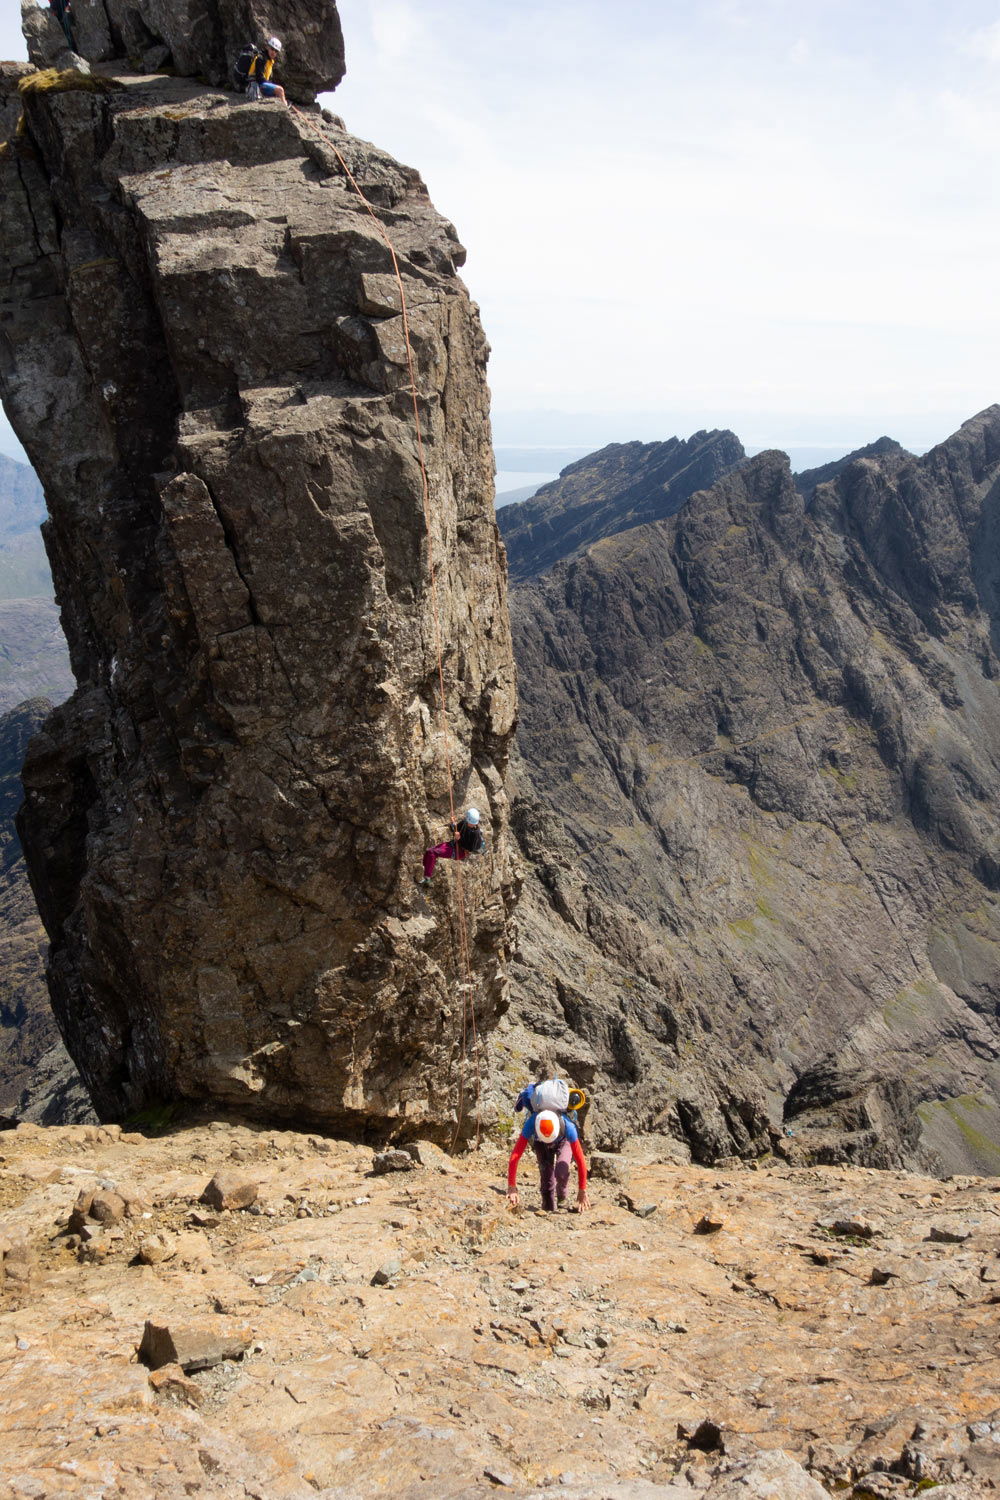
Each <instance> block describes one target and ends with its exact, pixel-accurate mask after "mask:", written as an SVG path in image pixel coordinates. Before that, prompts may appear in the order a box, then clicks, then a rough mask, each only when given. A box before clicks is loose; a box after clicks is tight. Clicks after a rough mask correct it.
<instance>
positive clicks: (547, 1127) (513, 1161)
mask: <svg viewBox="0 0 1000 1500" xmlns="http://www.w3.org/2000/svg"><path fill="white" fill-rule="evenodd" d="M529 1143H530V1144H531V1145H532V1146H533V1147H534V1149H535V1160H536V1161H537V1162H538V1187H539V1191H540V1192H541V1195H542V1208H543V1209H544V1210H545V1212H546V1213H555V1211H556V1209H557V1208H558V1207H559V1205H560V1204H563V1203H565V1202H566V1196H567V1192H568V1189H569V1164H570V1162H571V1161H574V1162H575V1163H576V1175H577V1194H576V1207H577V1211H578V1212H579V1213H583V1212H584V1211H585V1210H586V1209H588V1208H589V1207H590V1198H589V1197H588V1195H587V1163H586V1162H585V1161H584V1159H583V1151H582V1149H581V1146H580V1132H579V1131H578V1130H577V1128H576V1125H575V1124H574V1123H573V1121H572V1120H570V1119H567V1117H566V1116H565V1115H562V1114H559V1113H558V1112H557V1111H556V1110H554V1109H543V1110H539V1111H538V1113H537V1114H531V1115H529V1116H528V1118H527V1119H526V1120H525V1122H524V1126H523V1128H522V1130H521V1134H520V1135H519V1136H518V1138H517V1140H516V1142H515V1144H514V1149H513V1151H512V1152H511V1153H510V1160H509V1161H508V1163H507V1202H508V1203H509V1204H510V1206H511V1208H512V1209H517V1208H518V1207H519V1205H520V1202H521V1199H520V1196H519V1194H518V1191H517V1164H518V1162H519V1161H520V1160H521V1157H522V1156H523V1155H524V1151H525V1147H526V1146H527V1145H528V1144H529Z"/></svg>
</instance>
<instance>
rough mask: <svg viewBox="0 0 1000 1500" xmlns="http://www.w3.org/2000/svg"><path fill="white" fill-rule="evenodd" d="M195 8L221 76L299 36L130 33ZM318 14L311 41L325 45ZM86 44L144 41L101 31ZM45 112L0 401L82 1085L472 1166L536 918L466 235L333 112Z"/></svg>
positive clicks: (39, 806)
mask: <svg viewBox="0 0 1000 1500" xmlns="http://www.w3.org/2000/svg"><path fill="white" fill-rule="evenodd" d="M181 9H183V10H184V11H185V13H186V12H187V11H191V12H192V15H193V13H194V12H195V11H197V12H198V14H199V15H202V14H203V16H204V27H205V35H206V36H207V37H208V40H207V41H206V42H205V43H204V47H205V49H207V51H204V52H203V53H202V54H200V56H202V57H203V56H207V55H208V53H209V52H212V49H213V48H214V49H215V51H214V52H212V55H213V56H218V57H219V58H221V55H222V52H223V51H224V50H225V48H226V47H227V46H228V45H229V44H230V42H231V40H232V38H233V37H235V36H236V35H237V33H238V32H242V30H244V29H245V25H246V24H247V17H252V18H253V19H254V20H255V21H260V22H261V23H262V24H263V23H264V21H265V20H266V23H267V24H268V25H271V24H273V25H275V26H276V27H280V28H281V29H283V31H284V33H285V35H286V36H287V37H289V40H291V37H292V35H293V30H292V25H291V22H292V19H293V15H294V16H298V15H299V12H300V11H304V9H305V8H304V7H301V6H299V7H296V6H291V5H286V6H284V7H282V15H281V16H280V17H279V15H278V14H277V13H276V12H277V7H276V8H275V13H273V14H272V13H270V12H269V13H268V15H267V17H266V18H265V16H264V13H263V11H262V10H261V11H260V13H259V14H258V10H257V8H255V7H253V6H247V5H243V6H240V5H230V6H227V5H225V4H220V5H219V6H218V7H215V6H209V5H205V6H203V7H200V6H195V5H191V6H188V7H163V6H158V5H154V4H153V0H147V3H143V4H142V5H140V7H139V8H138V11H137V12H136V13H137V14H139V15H141V16H142V17H144V18H145V19H144V21H143V24H144V25H146V26H147V28H148V29H154V26H153V23H154V22H155V23H156V25H157V26H159V27H161V30H159V31H158V32H156V34H157V35H166V34H167V29H168V26H169V25H172V24H173V22H172V20H170V19H169V18H168V17H167V12H168V10H169V11H170V12H171V16H172V17H173V18H175V19H176V17H177V16H178V15H179V14H180V11H181ZM308 9H309V13H310V16H311V17H313V19H312V20H311V21H310V23H309V27H307V25H306V22H305V21H304V20H303V21H302V27H301V29H302V34H303V36H305V35H310V36H316V35H319V32H318V31H317V29H316V28H317V27H319V26H320V21H318V20H316V19H315V17H316V15H317V13H318V14H319V16H320V17H321V18H322V17H323V16H325V17H326V20H327V24H328V25H329V27H330V28H332V27H333V25H334V22H335V20H336V12H335V8H334V7H333V6H332V5H326V6H322V7H320V8H319V11H318V12H317V7H315V6H310V7H309V8H308ZM134 10H135V7H132V8H130V11H129V14H132V13H133V11H134ZM92 11H93V12H97V11H103V13H104V14H105V15H106V16H107V17H108V18H109V20H110V21H111V22H112V26H111V30H112V36H113V37H114V35H116V34H117V35H122V34H123V33H122V32H121V31H120V29H119V31H118V32H117V33H116V32H115V26H116V25H119V23H117V22H114V20H113V16H114V14H117V12H115V8H114V3H113V0H108V4H107V6H106V7H102V6H100V5H97V4H96V3H91V4H89V5H87V4H82V3H81V4H80V6H79V9H78V24H79V23H80V22H81V21H82V19H83V18H85V17H86V15H88V14H89V13H90V12H92ZM157 18H159V19H157ZM213 18H214V19H213ZM189 20H190V18H189ZM210 20H212V21H213V25H214V26H215V30H213V29H212V26H210V25H209V21H210ZM237 22H238V23H239V24H238V25H237ZM120 25H124V22H121V23H120ZM310 28H311V29H310ZM184 29H185V34H187V35H193V34H194V27H193V24H187V25H186V26H185V28H184ZM200 34H201V33H200V32H199V35H200ZM170 35H172V33H170ZM81 45H84V44H83V43H81ZM171 45H172V47H173V46H175V45H176V44H175V43H173V42H172V43H171ZM317 46H319V43H317ZM85 50H86V48H85ZM91 50H93V49H91ZM320 50H321V51H322V49H320ZM174 61H175V64H177V65H178V67H179V70H180V71H184V72H186V71H194V70H195V68H196V67H197V66H199V59H198V58H195V57H192V58H190V59H186V58H179V57H178V53H177V52H176V51H175V52H174ZM338 66H339V65H338ZM324 67H326V65H324ZM103 71H104V72H105V73H107V74H110V72H111V70H110V69H109V68H105V69H104V70H103ZM334 73H336V67H335V66H334V65H333V64H332V63H331V64H330V66H329V67H328V68H326V71H324V68H323V67H320V65H319V63H317V64H316V65H315V67H314V69H313V77H314V82H315V85H316V86H319V85H320V83H321V82H322V83H323V84H324V86H325V85H326V84H327V83H328V82H329V81H330V78H331V77H332V75H333V74H334ZM3 76H4V78H5V80H6V82H5V86H6V87H7V88H8V90H10V89H12V88H13V87H14V86H15V85H16V83H17V74H16V72H15V73H11V74H9V75H3ZM25 84H26V85H27V91H26V92H23V93H22V95H21V102H22V104H23V109H24V125H23V129H22V130H21V132H20V133H19V134H18V135H17V137H16V138H15V139H13V140H12V141H11V142H10V144H9V145H8V146H7V147H6V149H5V151H4V153H3V156H2V159H0V179H2V192H3V196H4V211H3V216H2V227H0V319H2V324H0V326H2V330H3V333H2V341H3V358H2V362H0V389H2V395H3V399H4V404H5V406H6V409H7V412H8V414H9V416H10V419H11V422H12V423H13V425H14V427H15V430H16V431H17V433H18V435H19V437H20V439H21V441H22V442H23V443H24V445H25V448H26V449H27V451H28V454H29V456H30V458H31V461H32V463H33V464H34V466H35V468H36V470H37V472H38V474H39V476H40V477H41V479H42V482H43V484H44V487H45V492H46V497H47V502H48V507H49V512H50V520H49V522H48V523H47V527H46V532H47V547H48V551H49V556H50V558H51V561H52V566H53V573H54V577H55V584H56V591H57V596H58V600H59V603H60V605H61V609H62V617H63V622H64V626H65V629H66V634H67V637H68V640H69V645H70V652H71V656H72V661H73V667H74V671H75V674H76V678H77V682H78V688H77V691H76V693H75V695H74V697H73V698H72V699H71V700H70V701H69V702H68V703H67V704H65V705H64V706H62V707H61V708H59V709H58V710H56V712H55V713H54V714H53V715H52V716H51V717H50V718H49V720H48V722H47V724H46V726H45V728H44V730H43V732H42V733H41V735H40V736H39V737H37V738H36V740H35V741H34V743H33V746H32V749H31V752H30V754H29V757H28V763H27V765H26V768H25V773H24V779H25V787H26V794H27V803H26V807H25V811H24V814H23V818H22V824H21V828H22V836H23V841H24V844H25V849H26V854H27V858H28V862H29V866H30V872H31V878H32V882H33V885H34V889H35V892H36V895H37V898H38V901H39V906H40V909H41V912H42V915H43V919H44V921H45V924H46V927H47V930H48V933H49V937H50V942H51V956H50V962H49V985H50V990H51V994H52V1000H53V1005H54V1009H55V1011H56V1014H57V1018H58V1020H59V1023H60V1026H61V1029H62V1030H63V1033H64V1035H65V1037H66V1040H67V1043H68V1046H69V1049H70V1051H71V1053H72V1055H73V1057H74V1059H75V1061H76V1062H77V1064H78V1065H79V1067H80V1069H81V1071H82V1073H83V1076H84V1078H85V1080H86V1082H87V1084H88V1087H89V1088H90V1090H91V1093H92V1095H93V1098H94V1101H95V1105H96V1107H97V1109H98V1111H99V1113H100V1114H101V1115H102V1117H104V1118H105V1119H112V1118H121V1117H124V1116H128V1115H130V1114H132V1113H133V1112H136V1111H138V1110H141V1109H142V1108H143V1107H144V1106H146V1105H148V1104H149V1103H150V1102H152V1101H154V1100H159V1099H172V1098H187V1099H192V1100H199V1101H205V1100H209V1101H215V1102H216V1103H217V1104H221V1105H226V1106H232V1107H236V1108H239V1109H242V1110H246V1111H251V1112H254V1113H256V1114H258V1115H262V1116H264V1115H266V1116H271V1117H278V1116H280V1117H285V1118H291V1119H295V1120H297V1121H302V1122H304V1121H309V1122H313V1123H315V1124H317V1125H326V1126H329V1127H332V1128H348V1129H355V1130H365V1131H368V1132H369V1133H371V1134H373V1135H391V1134H399V1133H403V1134H412V1133H416V1134H421V1135H425V1136H426V1135H427V1134H428V1133H431V1134H437V1135H438V1136H439V1137H448V1138H450V1137H451V1135H452V1133H453V1132H454V1131H455V1130H456V1127H457V1128H458V1129H459V1130H463V1129H471V1128H472V1125H471V1120H472V1116H473V1113H474V1098H475V1092H476V1089H475V1083H474V1076H473V1075H474V1064H473V1061H472V1059H471V1057H470V1048H471V1036H472V1027H471V1023H472V1019H473V1015H472V1010H473V1007H474V1009H475V1021H476V1032H477V1034H478V1035H480V1036H481V1035H482V1033H483V1032H484V1031H488V1030H489V1028H490V1027H491V1025H492V1024H493V1023H494V1022H495V1020H496V1018H497V1017H498V1015H499V1014H500V1013H501V1012H502V1010H503V1009H504V1007H505V1004H506V991H505V958H506V953H507V949H508V944H509V916H510V911H511V908H512V904H513V899H514V893H515V880H514V875H513V872H512V865H511V857H510V853H509V843H508V834H507V802H506V796H505V791H504V780H503V778H504V772H505V766H506V760H507V752H508V744H509V739H510V735H511V732H512V726H513V719H514V703H515V696H514V673H513V662H512V655H511V646H510V637H509V626H508V621H507V613H506V598H505V575H504V567H503V561H502V557H503V554H502V548H501V547H500V545H499V541H498V536H497V530H496V524H495V521H494V516H493V488H492V454H491V448H490V434H489V421H488V406H487V391H486V385H485V379H484V370H485V362H486V354H487V349H486V344H485V341H484V338H483V335H482V331H481V328H480V325H479V321H478V317H477V314H476V310H475V309H474V308H473V307H472V306H471V305H470V303H469V300H468V296H467V294H466V291H465V289H464V287H463V285H462V283H461V281H460V280H459V279H458V277H457V275H456V267H457V266H458V265H460V264H461V262H462V260H463V258H464V254H463V251H462V249H461V246H460V245H459V243H458V240H457V238H456V235H455V231H454V229H453V228H452V226H451V225H450V224H449V223H447V222H446V221H445V220H444V219H442V218H441V217H440V215H439V214H437V213H436V212H435V210H434V208H433V207H432V205H431V203H430V201H429V199H428V197H427V193H426V190H425V188H424V186H423V183H422V182H421V180H420V178H419V177H418V176H417V174H416V173H415V172H413V171H412V170H410V169H409V168H406V167H403V166H400V165H399V164H398V163H397V162H395V161H393V160H392V159H391V158H389V157H388V156H386V155H384V154H383V153H381V152H380V151H378V150H376V149H375V148H373V147H371V146H369V145H366V144H365V143H363V142H361V141H358V140H355V139H353V138H352V137H350V136H349V135H347V134H345V133H344V132H343V130H341V129H340V128H338V127H337V126H335V125H328V124H324V123H323V122H322V121H321V119H320V117H319V115H318V114H317V115H311V116H309V117H305V116H302V115H299V114H297V113H295V112H293V111H286V110H282V109H280V108H277V107H273V106H268V105H263V104H262V105H256V104H244V103H240V102H237V101H235V100H234V99H233V97H232V96H231V95H225V94H221V93H218V92H214V91H212V90H210V89H207V88H206V87H205V86H204V85H203V84H196V83H193V82H191V81H189V80H187V79H184V78H174V77H155V78H150V77H146V78H142V77H129V76H118V77H116V78H111V77H110V76H109V77H107V78H100V79H97V78H95V79H93V80H88V79H87V78H85V77H82V76H81V75H79V74H78V75H74V76H68V77H67V76H63V77H62V78H60V79H52V78H51V77H50V76H49V75H40V74H39V75H32V76H29V77H28V78H27V79H26V80H24V79H22V86H24V85H25ZM88 84H90V87H88V86H87V85H88ZM53 85H54V86H53ZM345 164H346V165H348V166H349V167H350V170H351V173H352V174H353V176H354V177H355V178H356V180H357V181H358V183H359V184H360V185H361V187H362V188H363V190H364V192H365V194H366V195H367V197H368V198H369V199H370V200H371V202H372V203H373V204H374V205H376V212H377V213H378V214H379V215H380V216H381V218H382V220H383V222H384V224H386V225H387V226H388V228H389V231H390V233H391V236H392V239H393V242H394V245H395V248H396V251H397V254H398V257H399V263H400V268H401V274H402V280H403V283H404V286H405V291H406V297H407V300H408V303H409V321H410V331H411V337H412V347H413V350H414V355H415V362H416V371H415V373H416V386H417V390H418V393H419V418H420V424H421V431H422V438H423V451H424V454H425V458H426V465H427V474H428V481H429V497H430V526H429V531H428V526H427V525H426V524H425V516H424V510H423V502H422V481H421V473H420V468H419V464H418V447H417V434H416V430H415V423H414V415H413V406H412V400H411V395H410V394H409V391H408V388H407V387H408V379H409V377H408V374H407V367H406V346H405V341H404V331H403V319H402V317H401V306H400V293H399V287H398V285H397V282H396V279H395V276H394V275H393V272H392V264H391V259H390V256H389V252H388V250H387V248H386V245H385V243H384V241H383V239H382V238H381V236H380V234H379V232H378V228H377V226H376V224H375V222H374V221H373V219H372V217H371V216H370V215H369V213H368V212H367V210H366V208H365V207H364V205H363V203H361V202H360V201H359V199H358V197H357V196H356V194H355V192H354V191H353V189H352V188H351V186H350V184H349V182H348V180H347V178H346V177H345V173H344V165H345ZM432 555H433V557H434V558H436V560H437V565H438V578H437V599H436V607H435V603H434V601H433V599H432V592H431V588H430V572H429V567H430V562H431V558H432ZM435 616H436V620H435ZM438 639H440V641H441V657H440V663H439V655H438ZM439 665H440V676H441V677H442V678H443V682H444V687H445V692H446V698H447V715H446V721H445V722H446V726H447V730H445V727H444V725H443V724H442V719H441V715H440V713H439V708H438V704H437V693H438V683H439ZM446 740H447V741H449V742H450V743H449V744H448V747H447V752H448V753H447V755H446V743H445V742H446ZM449 763H450V770H451V781H452V787H451V791H450V790H449V781H448V773H447V770H446V767H447V766H448V764H449ZM451 795H453V796H454V798H455V799H456V801H458V802H465V801H474V802H475V803H476V805H477V806H479V807H480V808H481V809H482V811H483V814H484V826H485V828H486V831H487V835H488V838H489V844H490V849H489V854H488V856H487V857H486V858H485V859H482V860H480V861H475V862H472V863H471V864H467V865H466V866H465V867H464V871H463V883H464V891H465V901H464V910H461V911H460V910H459V908H458V906H457V905H456V903H455V902H454V901H453V899H452V892H453V889H454V877H455V874H456V871H455V869H454V868H453V867H451V866H449V867H446V868H443V869H442V871H441V872H440V873H439V875H438V876H436V877H435V881H434V883H433V885H432V886H431V887H428V888H427V891H428V894H426V895H425V894H422V893H421V892H420V891H418V888H417V887H416V885H415V882H414V876H415V874H416V873H417V870H418V868H419V856H420V852H421V850H422V849H423V847H424V846H425V844H426V843H427V842H428V841H430V840H431V839H439V838H441V837H442V836H443V834H444V833H445V831H446V820H447V817H448V815H449V812H450V806H451Z"/></svg>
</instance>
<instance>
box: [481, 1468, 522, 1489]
mask: <svg viewBox="0 0 1000 1500" xmlns="http://www.w3.org/2000/svg"><path fill="white" fill-rule="evenodd" d="M483 1475H484V1477H485V1478H486V1479H489V1480H491V1481H492V1483H493V1484H499V1485H502V1486H503V1488H504V1489H509V1488H510V1486H511V1485H513V1484H516V1483H517V1478H516V1476H515V1475H514V1474H512V1473H511V1472H510V1470H509V1469H484V1470H483Z"/></svg>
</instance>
